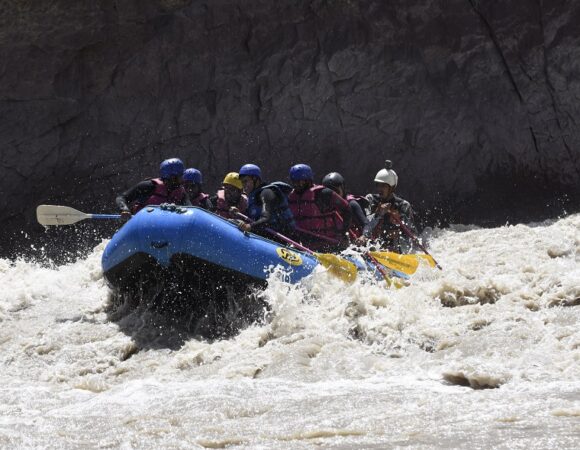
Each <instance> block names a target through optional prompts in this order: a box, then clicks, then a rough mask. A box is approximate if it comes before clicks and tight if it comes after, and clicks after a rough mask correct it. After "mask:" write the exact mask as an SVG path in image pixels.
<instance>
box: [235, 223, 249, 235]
mask: <svg viewBox="0 0 580 450" xmlns="http://www.w3.org/2000/svg"><path fill="white" fill-rule="evenodd" d="M238 229H239V230H240V231H243V232H244V233H247V232H249V231H251V229H252V225H250V224H249V223H246V222H242V223H240V224H239V225H238Z"/></svg>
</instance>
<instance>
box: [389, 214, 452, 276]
mask: <svg viewBox="0 0 580 450" xmlns="http://www.w3.org/2000/svg"><path fill="white" fill-rule="evenodd" d="M391 220H392V221H393V222H395V223H396V224H397V225H399V227H401V230H403V232H404V233H405V234H406V235H407V236H409V237H410V238H411V239H413V241H414V242H415V243H416V244H417V245H418V246H419V248H420V249H421V250H423V251H424V252H425V254H426V255H429V256H430V257H431V258H433V255H432V254H431V253H429V252H428V251H427V249H426V248H425V246H424V245H423V244H421V241H420V240H419V238H418V237H417V236H415V233H413V232H412V231H411V230H410V229H409V227H408V226H407V225H405V224H404V223H403V221H402V220H401V219H399V218H397V217H395V216H393V215H392V214H391ZM433 262H434V263H435V266H436V267H437V268H438V269H439V270H443V268H442V267H441V266H440V265H439V263H438V262H437V261H436V260H435V258H433Z"/></svg>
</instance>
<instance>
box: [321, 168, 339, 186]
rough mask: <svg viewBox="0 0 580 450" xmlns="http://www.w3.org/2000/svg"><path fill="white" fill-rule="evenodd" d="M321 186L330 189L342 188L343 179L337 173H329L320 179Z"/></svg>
mask: <svg viewBox="0 0 580 450" xmlns="http://www.w3.org/2000/svg"><path fill="white" fill-rule="evenodd" d="M322 185H323V186H325V187H327V188H330V189H336V188H339V187H344V178H343V176H342V175H341V174H339V173H338V172H330V173H329V174H327V175H325V176H324V178H323V179H322Z"/></svg>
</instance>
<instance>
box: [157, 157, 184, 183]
mask: <svg viewBox="0 0 580 450" xmlns="http://www.w3.org/2000/svg"><path fill="white" fill-rule="evenodd" d="M184 170H185V165H184V164H183V161H182V160H181V159H179V158H171V159H166V160H165V161H163V162H162V163H161V165H160V166H159V176H160V177H161V178H171V177H180V176H182V175H183V171H184Z"/></svg>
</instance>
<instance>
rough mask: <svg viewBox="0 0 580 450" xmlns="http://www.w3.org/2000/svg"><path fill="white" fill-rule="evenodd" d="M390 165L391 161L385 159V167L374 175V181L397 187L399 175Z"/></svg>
mask: <svg viewBox="0 0 580 450" xmlns="http://www.w3.org/2000/svg"><path fill="white" fill-rule="evenodd" d="M391 167H393V163H392V162H391V161H389V160H388V159H387V160H386V161H385V168H384V169H381V170H379V171H378V173H377V176H376V177H375V183H384V184H388V185H389V186H391V187H397V182H398V181H399V177H398V176H397V173H396V172H395V171H394V170H393V169H391Z"/></svg>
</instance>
